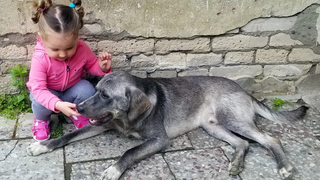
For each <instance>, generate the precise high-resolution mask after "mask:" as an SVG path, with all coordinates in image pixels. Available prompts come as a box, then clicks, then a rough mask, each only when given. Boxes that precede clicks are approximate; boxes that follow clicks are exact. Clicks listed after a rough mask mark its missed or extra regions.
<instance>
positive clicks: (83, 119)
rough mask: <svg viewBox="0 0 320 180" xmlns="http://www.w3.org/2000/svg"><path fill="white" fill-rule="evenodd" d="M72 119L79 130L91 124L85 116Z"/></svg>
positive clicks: (72, 117)
mask: <svg viewBox="0 0 320 180" xmlns="http://www.w3.org/2000/svg"><path fill="white" fill-rule="evenodd" d="M70 119H71V121H72V122H73V123H74V125H75V126H76V128H77V129H80V128H82V127H83V126H85V125H87V124H89V118H87V117H84V116H71V117H70Z"/></svg>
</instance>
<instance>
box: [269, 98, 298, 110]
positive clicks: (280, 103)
mask: <svg viewBox="0 0 320 180" xmlns="http://www.w3.org/2000/svg"><path fill="white" fill-rule="evenodd" d="M272 101H273V105H272V109H274V110H278V109H279V108H282V106H283V105H285V104H289V105H290V106H293V104H292V103H291V102H289V101H286V100H282V99H280V98H273V99H272Z"/></svg>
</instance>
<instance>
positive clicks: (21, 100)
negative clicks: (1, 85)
mask: <svg viewBox="0 0 320 180" xmlns="http://www.w3.org/2000/svg"><path fill="white" fill-rule="evenodd" d="M9 72H10V74H11V75H12V80H13V83H12V86H15V87H17V88H18V90H19V94H18V95H6V94H2V95H1V96H0V116H4V117H6V118H9V119H16V118H17V117H18V115H19V114H20V113H22V112H31V107H30V105H31V103H30V98H29V92H28V88H27V86H26V76H27V74H28V70H27V66H24V67H23V68H22V67H21V66H20V65H17V66H16V69H10V70H9Z"/></svg>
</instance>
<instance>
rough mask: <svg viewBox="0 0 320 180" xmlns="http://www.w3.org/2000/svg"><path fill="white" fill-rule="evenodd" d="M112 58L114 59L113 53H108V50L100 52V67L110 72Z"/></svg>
mask: <svg viewBox="0 0 320 180" xmlns="http://www.w3.org/2000/svg"><path fill="white" fill-rule="evenodd" d="M111 59H112V55H111V54H109V53H107V52H102V53H99V58H98V60H99V66H100V69H101V70H102V71H103V72H105V73H107V72H109V70H110V68H111Z"/></svg>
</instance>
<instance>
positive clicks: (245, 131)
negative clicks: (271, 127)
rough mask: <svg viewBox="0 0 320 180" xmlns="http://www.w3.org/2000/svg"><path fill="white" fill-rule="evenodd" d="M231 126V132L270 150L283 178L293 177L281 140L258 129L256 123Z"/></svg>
mask: <svg viewBox="0 0 320 180" xmlns="http://www.w3.org/2000/svg"><path fill="white" fill-rule="evenodd" d="M238 125H239V124H238ZM230 126H231V127H230ZM230 126H229V127H228V128H229V129H230V130H231V131H233V132H236V133H238V134H240V135H242V136H244V137H246V138H249V139H252V140H254V141H256V142H258V143H260V144H261V145H262V146H264V147H266V148H267V149H269V150H270V151H271V152H272V153H273V155H274V157H275V159H276V161H277V166H278V169H279V174H280V176H281V177H282V178H284V179H286V178H290V177H291V176H292V173H293V167H292V166H291V164H290V163H289V161H288V159H287V158H286V156H285V154H284V151H283V148H282V145H281V142H280V140H278V139H276V138H273V137H270V136H268V135H267V134H265V133H263V132H262V131H261V130H260V129H258V128H257V127H256V125H255V124H254V123H247V124H241V125H239V126H237V125H236V123H234V124H232V125H230Z"/></svg>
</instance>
